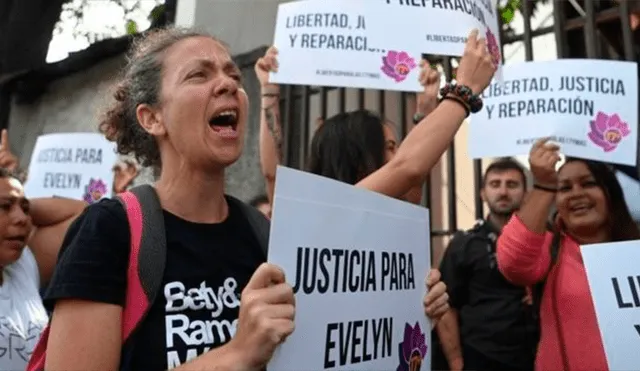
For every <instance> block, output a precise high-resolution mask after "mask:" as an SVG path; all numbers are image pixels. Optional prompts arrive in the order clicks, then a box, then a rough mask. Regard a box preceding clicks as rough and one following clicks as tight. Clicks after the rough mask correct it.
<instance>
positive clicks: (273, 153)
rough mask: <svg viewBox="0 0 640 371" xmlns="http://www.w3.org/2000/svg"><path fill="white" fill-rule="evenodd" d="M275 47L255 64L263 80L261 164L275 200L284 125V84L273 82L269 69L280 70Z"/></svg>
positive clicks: (272, 70)
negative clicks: (282, 122)
mask: <svg viewBox="0 0 640 371" xmlns="http://www.w3.org/2000/svg"><path fill="white" fill-rule="evenodd" d="M277 53H278V51H277V49H276V48H275V47H271V48H269V49H268V50H267V52H266V54H265V56H264V57H262V58H260V59H258V61H257V62H256V65H255V72H256V76H257V77H258V81H259V82H260V97H261V109H260V138H259V144H260V168H261V170H262V176H263V177H264V180H265V186H266V188H267V189H266V191H267V197H268V198H269V202H270V203H273V192H274V190H275V184H276V169H277V167H278V165H279V164H280V163H281V162H282V127H281V125H280V105H279V104H280V87H279V86H278V85H277V84H272V83H269V73H270V72H276V71H277V70H278V61H277V59H276V55H277Z"/></svg>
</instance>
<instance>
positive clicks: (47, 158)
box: [37, 148, 73, 163]
mask: <svg viewBox="0 0 640 371" xmlns="http://www.w3.org/2000/svg"><path fill="white" fill-rule="evenodd" d="M37 161H38V162H57V163H64V162H73V152H72V150H71V148H48V149H45V150H43V151H40V153H38V159H37Z"/></svg>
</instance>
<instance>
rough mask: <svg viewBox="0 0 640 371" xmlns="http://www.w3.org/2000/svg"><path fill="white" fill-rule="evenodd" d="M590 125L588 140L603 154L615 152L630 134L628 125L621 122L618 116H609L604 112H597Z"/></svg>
mask: <svg viewBox="0 0 640 371" xmlns="http://www.w3.org/2000/svg"><path fill="white" fill-rule="evenodd" d="M590 125H591V131H590V132H589V134H588V136H589V139H591V141H592V142H593V143H594V144H595V145H597V146H598V147H602V149H603V150H604V151H605V152H611V151H613V150H615V149H616V148H617V147H618V144H620V142H621V141H622V139H623V138H624V137H626V136H627V135H629V134H631V130H630V129H629V125H628V124H627V123H626V122H624V121H622V120H621V119H620V116H618V114H613V115H611V116H609V115H607V114H606V113H604V112H598V114H597V115H596V118H595V119H594V120H593V121H590Z"/></svg>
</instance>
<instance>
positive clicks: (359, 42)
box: [292, 33, 367, 51]
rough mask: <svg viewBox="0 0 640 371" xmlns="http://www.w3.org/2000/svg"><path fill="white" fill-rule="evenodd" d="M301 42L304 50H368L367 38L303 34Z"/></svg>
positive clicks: (300, 45) (300, 44)
mask: <svg viewBox="0 0 640 371" xmlns="http://www.w3.org/2000/svg"><path fill="white" fill-rule="evenodd" d="M299 40H300V43H299V45H298V47H300V48H302V49H331V50H350V51H366V50H367V38H366V37H364V36H352V35H334V34H323V33H303V34H300V38H299ZM292 46H293V45H292Z"/></svg>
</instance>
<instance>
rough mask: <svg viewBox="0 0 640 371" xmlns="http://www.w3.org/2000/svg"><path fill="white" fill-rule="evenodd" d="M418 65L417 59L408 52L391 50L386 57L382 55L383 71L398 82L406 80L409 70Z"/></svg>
mask: <svg viewBox="0 0 640 371" xmlns="http://www.w3.org/2000/svg"><path fill="white" fill-rule="evenodd" d="M417 66H418V65H417V64H416V61H415V60H414V59H413V58H411V57H410V56H409V54H407V53H406V52H396V51H393V50H391V51H389V53H387V55H386V56H385V57H382V68H381V69H382V72H384V74H385V75H387V76H389V77H391V78H392V79H394V80H396V82H402V81H404V80H405V79H406V78H407V75H409V72H411V70H413V69H414V68H416V67H417Z"/></svg>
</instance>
